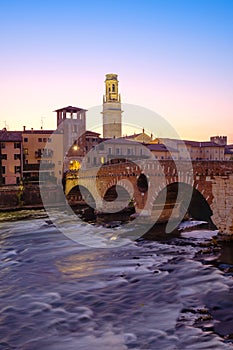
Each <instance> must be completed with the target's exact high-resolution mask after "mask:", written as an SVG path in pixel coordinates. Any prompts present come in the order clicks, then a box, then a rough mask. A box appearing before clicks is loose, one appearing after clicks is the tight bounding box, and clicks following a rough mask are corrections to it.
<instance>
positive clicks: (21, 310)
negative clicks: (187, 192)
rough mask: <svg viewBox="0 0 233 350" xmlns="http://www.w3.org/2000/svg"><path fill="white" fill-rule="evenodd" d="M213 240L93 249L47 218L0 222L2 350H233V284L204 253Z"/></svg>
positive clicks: (27, 215) (203, 235)
mask: <svg viewBox="0 0 233 350" xmlns="http://www.w3.org/2000/svg"><path fill="white" fill-rule="evenodd" d="M55 215H56V213H55ZM59 215H60V220H61V221H62V220H63V219H64V221H66V220H67V219H66V217H65V215H64V217H62V214H61V213H59ZM71 229H74V227H72V228H71ZM76 229H77V230H80V231H83V232H86V230H87V226H86V224H85V223H83V224H80V225H77V228H76ZM112 230H114V229H112ZM101 232H103V228H102V227H95V226H92V232H91V234H92V235H93V236H94V235H100V234H101ZM215 234H216V232H213V231H212V232H211V231H193V232H186V233H183V234H182V235H181V236H180V237H176V238H173V239H170V240H167V241H146V240H139V241H137V242H135V241H133V240H132V241H129V242H128V243H127V244H126V245H124V246H120V247H113V248H108V249H106V248H105V249H104V248H91V247H89V246H86V245H85V244H84V243H85V242H84V241H83V244H78V243H76V242H74V241H72V240H71V239H68V238H67V237H66V236H65V235H63V234H62V233H60V232H59V231H58V230H57V228H56V227H55V226H54V225H53V224H52V223H51V222H50V221H49V220H48V219H47V218H46V214H45V212H43V211H22V212H15V213H5V214H1V217H0V240H1V253H0V254H1V255H0V258H1V261H0V265H1V271H0V278H1V289H0V324H1V326H0V333H1V339H0V349H20V350H27V349H30V350H31V349H40V350H41V349H45V350H63V349H67V350H73V349H75V350H76V349H84V350H90V349H100V350H109V349H113V350H114V349H116V350H119V349H120V350H121V349H122V350H125V349H140V350H141V349H151V350H154V349H163V350H166V349H169V350H170V349H171V350H173V349H188V350H189V349H232V348H233V347H232V342H231V340H230V339H229V335H230V334H233V316H232V315H233V297H232V288H233V283H232V282H233V281H232V274H231V273H226V271H224V266H222V265H221V266H220V267H222V269H219V268H217V267H216V266H215V265H214V264H213V260H214V259H213V258H214V257H213V254H211V255H210V256H209V262H208V258H206V255H205V259H204V258H202V257H200V256H201V255H200V253H198V252H199V251H200V249H201V247H205V244H206V242H209V240H210V239H211V237H212V236H214V235H215ZM88 239H89V238H88ZM202 249H204V248H202ZM196 254H197V258H195V255H196ZM217 254H218V253H216V258H217ZM228 266H229V265H228ZM225 268H226V266H225Z"/></svg>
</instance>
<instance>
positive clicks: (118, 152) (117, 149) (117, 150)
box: [116, 148, 120, 156]
mask: <svg viewBox="0 0 233 350" xmlns="http://www.w3.org/2000/svg"><path fill="white" fill-rule="evenodd" d="M116 154H117V155H118V156H119V154H120V148H116Z"/></svg>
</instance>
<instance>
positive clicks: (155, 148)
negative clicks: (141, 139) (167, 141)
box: [146, 143, 178, 152]
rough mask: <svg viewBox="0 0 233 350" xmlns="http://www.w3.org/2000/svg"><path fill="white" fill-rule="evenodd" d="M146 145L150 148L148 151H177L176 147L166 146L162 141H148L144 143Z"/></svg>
mask: <svg viewBox="0 0 233 350" xmlns="http://www.w3.org/2000/svg"><path fill="white" fill-rule="evenodd" d="M146 147H147V148H148V149H149V150H150V151H165V152H178V150H177V149H175V148H171V147H169V148H167V147H166V146H165V145H164V144H162V143H149V144H147V145H146Z"/></svg>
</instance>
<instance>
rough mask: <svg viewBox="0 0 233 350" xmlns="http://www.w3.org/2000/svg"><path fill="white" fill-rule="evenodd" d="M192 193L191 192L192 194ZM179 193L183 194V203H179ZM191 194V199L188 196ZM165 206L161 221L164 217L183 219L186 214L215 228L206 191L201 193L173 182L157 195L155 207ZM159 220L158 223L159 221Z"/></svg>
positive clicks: (180, 183)
mask: <svg viewBox="0 0 233 350" xmlns="http://www.w3.org/2000/svg"><path fill="white" fill-rule="evenodd" d="M190 191H191V192H190ZM178 192H179V193H181V196H180V198H181V201H180V203H177V196H178ZM187 193H191V194H192V195H191V198H190V197H189V196H187V195H186V194H187ZM163 204H164V209H163V210H162V212H161V215H160V218H159V220H163V219H164V217H171V215H173V216H174V217H176V218H178V217H179V218H180V219H182V218H183V217H184V214H185V213H186V215H187V216H188V217H189V218H193V219H195V220H201V221H206V222H208V223H209V224H210V225H213V227H214V226H215V225H214V224H213V222H212V219H211V217H212V215H213V212H212V210H211V207H210V204H209V202H208V198H205V197H204V191H202V192H200V191H199V190H198V189H197V188H194V187H193V186H192V185H190V184H187V183H184V182H172V183H169V184H167V185H166V186H165V187H164V188H163V189H162V190H161V191H160V192H159V193H158V195H157V197H156V199H155V201H154V207H155V208H156V206H157V207H158V206H159V205H160V206H161V205H163ZM159 220H158V221H159Z"/></svg>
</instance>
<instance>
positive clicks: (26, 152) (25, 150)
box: [23, 148, 28, 156]
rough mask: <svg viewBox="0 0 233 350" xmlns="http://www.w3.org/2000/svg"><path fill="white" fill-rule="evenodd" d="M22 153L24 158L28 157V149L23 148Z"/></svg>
mask: <svg viewBox="0 0 233 350" xmlns="http://www.w3.org/2000/svg"><path fill="white" fill-rule="evenodd" d="M23 153H24V154H25V156H27V155H28V148H24V149H23Z"/></svg>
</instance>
